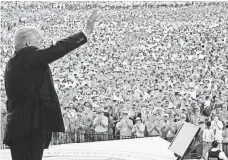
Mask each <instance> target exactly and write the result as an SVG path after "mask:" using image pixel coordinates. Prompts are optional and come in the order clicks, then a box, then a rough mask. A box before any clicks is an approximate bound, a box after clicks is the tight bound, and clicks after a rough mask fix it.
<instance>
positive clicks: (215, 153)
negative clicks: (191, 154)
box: [205, 140, 228, 160]
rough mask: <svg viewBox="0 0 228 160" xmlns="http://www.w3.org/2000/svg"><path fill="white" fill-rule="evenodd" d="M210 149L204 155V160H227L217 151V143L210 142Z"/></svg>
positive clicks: (223, 154) (221, 152) (222, 153)
mask: <svg viewBox="0 0 228 160" xmlns="http://www.w3.org/2000/svg"><path fill="white" fill-rule="evenodd" d="M211 146H212V148H211V149H209V150H208V152H207V153H206V156H205V159H208V160H214V159H221V160H227V159H228V158H227V157H226V155H225V153H224V152H223V151H221V150H220V149H219V142H218V141H216V140H214V141H213V142H212V145H211Z"/></svg>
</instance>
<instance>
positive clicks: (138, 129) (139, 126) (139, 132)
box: [131, 117, 145, 138]
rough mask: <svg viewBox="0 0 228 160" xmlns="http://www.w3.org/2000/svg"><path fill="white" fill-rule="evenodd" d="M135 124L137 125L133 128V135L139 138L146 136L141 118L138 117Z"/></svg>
mask: <svg viewBox="0 0 228 160" xmlns="http://www.w3.org/2000/svg"><path fill="white" fill-rule="evenodd" d="M135 122H136V124H135V125H134V126H133V128H132V131H131V133H132V134H133V135H134V136H136V137H138V138H143V137H144V136H145V135H144V133H145V125H144V124H143V123H142V120H141V118H140V117H137V118H136V119H135Z"/></svg>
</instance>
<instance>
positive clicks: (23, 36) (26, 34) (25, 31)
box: [14, 26, 41, 50]
mask: <svg viewBox="0 0 228 160" xmlns="http://www.w3.org/2000/svg"><path fill="white" fill-rule="evenodd" d="M40 33H41V31H40V30H39V29H38V28H37V27H34V26H25V27H21V28H18V29H17V31H16V32H15V35H14V47H15V50H19V49H21V48H23V47H26V43H27V42H28V41H29V40H30V39H31V37H33V36H37V35H40Z"/></svg>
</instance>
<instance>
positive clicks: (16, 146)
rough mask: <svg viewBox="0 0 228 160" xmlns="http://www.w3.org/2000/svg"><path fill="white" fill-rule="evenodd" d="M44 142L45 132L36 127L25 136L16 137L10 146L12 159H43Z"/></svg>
mask: <svg viewBox="0 0 228 160" xmlns="http://www.w3.org/2000/svg"><path fill="white" fill-rule="evenodd" d="M44 142H45V138H44V133H43V132H42V130H40V129H34V130H32V132H31V133H29V134H27V135H25V136H21V137H14V138H13V139H12V145H11V146H10V151H11V156H12V160H42V156H43V151H44Z"/></svg>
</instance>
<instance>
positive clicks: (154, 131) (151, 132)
mask: <svg viewBox="0 0 228 160" xmlns="http://www.w3.org/2000/svg"><path fill="white" fill-rule="evenodd" d="M159 124H160V122H159V120H158V118H157V114H153V115H151V116H150V117H149V120H148V122H147V123H146V127H147V132H148V136H149V137H150V136H151V137H155V136H161V128H160V125H159Z"/></svg>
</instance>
